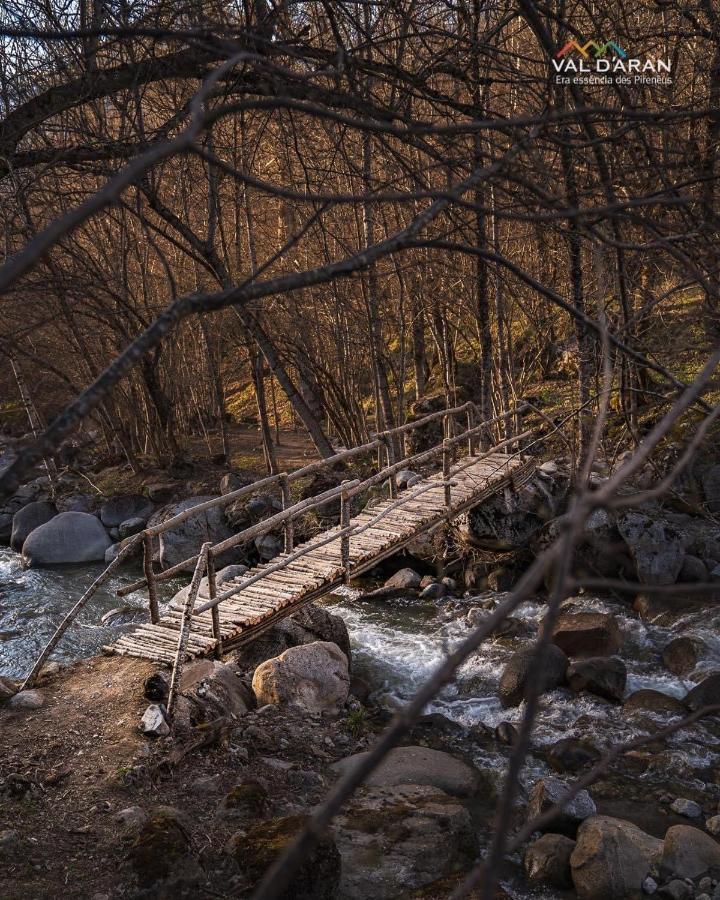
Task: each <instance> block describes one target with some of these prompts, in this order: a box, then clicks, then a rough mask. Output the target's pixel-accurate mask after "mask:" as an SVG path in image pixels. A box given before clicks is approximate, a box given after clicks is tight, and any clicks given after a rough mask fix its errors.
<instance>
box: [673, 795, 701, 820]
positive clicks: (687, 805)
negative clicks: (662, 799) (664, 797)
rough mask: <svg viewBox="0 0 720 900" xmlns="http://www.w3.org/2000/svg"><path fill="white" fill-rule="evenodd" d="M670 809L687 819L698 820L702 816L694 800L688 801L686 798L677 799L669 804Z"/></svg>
mask: <svg viewBox="0 0 720 900" xmlns="http://www.w3.org/2000/svg"><path fill="white" fill-rule="evenodd" d="M670 809H671V810H672V811H673V812H674V813H677V814H678V815H679V816H685V817H686V818H688V819H699V818H700V816H701V815H702V806H700V804H699V803H696V802H695V801H694V800H688V799H687V798H686V797H678V798H677V800H673V802H672V803H671V804H670Z"/></svg>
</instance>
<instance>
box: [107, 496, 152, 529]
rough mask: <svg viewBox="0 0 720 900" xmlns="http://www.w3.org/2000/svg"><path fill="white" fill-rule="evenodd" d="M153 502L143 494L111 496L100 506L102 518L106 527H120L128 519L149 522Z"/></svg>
mask: <svg viewBox="0 0 720 900" xmlns="http://www.w3.org/2000/svg"><path fill="white" fill-rule="evenodd" d="M153 508H154V507H153V504H152V503H151V502H150V500H148V498H147V497H143V496H142V494H123V495H120V496H117V497H111V498H110V499H109V500H106V501H105V502H104V503H103V505H102V506H101V507H100V520H101V521H102V523H103V525H104V526H105V527H106V528H118V527H119V526H120V525H121V524H122V523H123V522H127V520H128V519H142V520H143V522H147V520H148V519H149V517H150V516H151V515H152V511H153Z"/></svg>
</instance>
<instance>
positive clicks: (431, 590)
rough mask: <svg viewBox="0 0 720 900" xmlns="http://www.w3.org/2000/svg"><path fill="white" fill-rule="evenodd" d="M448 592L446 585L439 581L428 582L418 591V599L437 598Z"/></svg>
mask: <svg viewBox="0 0 720 900" xmlns="http://www.w3.org/2000/svg"><path fill="white" fill-rule="evenodd" d="M447 592H448V589H447V587H446V586H445V585H444V584H443V583H442V582H440V581H435V582H433V583H432V584H429V585H428V586H427V587H424V588H423V589H422V590H421V591H420V597H419V599H420V600H439V599H440V598H441V597H444V596H445V595H446V594H447Z"/></svg>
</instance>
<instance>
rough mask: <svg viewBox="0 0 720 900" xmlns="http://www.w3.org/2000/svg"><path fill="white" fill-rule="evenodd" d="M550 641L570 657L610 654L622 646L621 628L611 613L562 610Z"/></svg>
mask: <svg viewBox="0 0 720 900" xmlns="http://www.w3.org/2000/svg"><path fill="white" fill-rule="evenodd" d="M552 639H553V643H554V644H556V645H557V646H558V647H560V649H561V650H563V652H564V653H566V654H567V655H568V656H571V657H577V656H611V655H612V654H613V653H617V652H618V650H620V648H621V647H622V642H623V639H622V632H621V631H620V628H619V626H618V623H617V619H616V618H615V616H613V615H612V613H595V612H579V613H562V614H561V615H560V616H558V619H557V621H556V623H555V627H554V628H553V637H552Z"/></svg>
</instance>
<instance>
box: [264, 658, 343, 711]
mask: <svg viewBox="0 0 720 900" xmlns="http://www.w3.org/2000/svg"><path fill="white" fill-rule="evenodd" d="M252 686H253V690H254V692H255V696H256V697H257V701H258V706H263V705H264V704H266V703H271V704H275V705H278V706H297V707H300V708H302V709H306V710H307V711H308V712H314V713H319V712H324V711H328V712H337V711H339V709H340V708H341V707H342V706H343V704H344V703H345V702H346V701H347V698H348V693H349V689H350V676H349V673H348V663H347V657H346V656H345V654H344V653H343V652H342V650H340V648H339V647H338V646H337V644H333V643H330V642H329V641H315V642H314V643H312V644H302V645H300V646H299V647H290V648H289V649H288V650H286V651H285V652H284V653H282V654H281V655H280V656H277V657H275V658H274V659H269V660H267V661H266V662H264V663H261V665H259V666H258V667H257V669H256V670H255V674H254V675H253V680H252Z"/></svg>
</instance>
